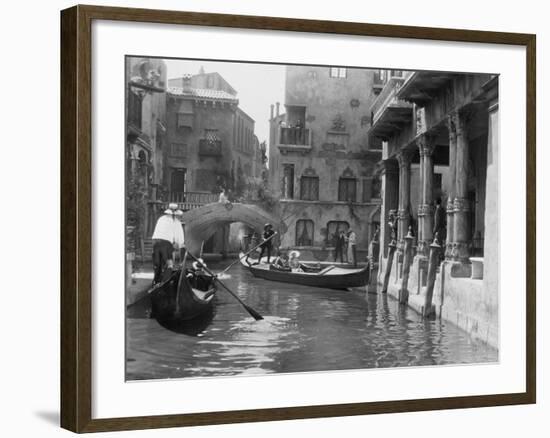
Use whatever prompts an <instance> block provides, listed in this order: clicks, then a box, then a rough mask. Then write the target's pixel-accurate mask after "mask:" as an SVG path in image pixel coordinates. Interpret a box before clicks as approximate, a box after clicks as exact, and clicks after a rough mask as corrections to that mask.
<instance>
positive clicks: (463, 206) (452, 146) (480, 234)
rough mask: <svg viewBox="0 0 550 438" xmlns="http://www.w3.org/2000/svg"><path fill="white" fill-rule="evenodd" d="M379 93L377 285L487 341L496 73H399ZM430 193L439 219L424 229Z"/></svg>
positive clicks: (494, 254)
mask: <svg viewBox="0 0 550 438" xmlns="http://www.w3.org/2000/svg"><path fill="white" fill-rule="evenodd" d="M384 96H385V97H384ZM379 97H384V98H383V99H379V100H377V101H376V102H374V105H373V124H372V127H371V128H370V135H371V136H374V137H377V138H379V139H380V140H382V141H383V142H384V143H383V151H384V152H383V159H382V161H381V163H380V166H379V174H380V175H381V179H382V215H381V222H382V224H383V226H382V227H381V236H380V242H381V251H380V259H379V267H380V269H379V272H378V289H379V290H380V291H382V292H387V293H390V294H392V295H394V296H395V297H396V298H398V299H399V300H400V301H401V302H402V303H407V304H408V305H409V306H410V307H412V308H414V309H416V310H418V311H419V312H421V313H423V314H425V315H436V316H437V317H441V318H444V319H446V320H448V321H451V322H453V323H455V324H457V325H458V326H460V327H462V328H464V329H465V330H467V331H468V332H469V333H471V334H472V335H473V336H475V337H477V338H480V339H482V340H484V341H486V342H488V343H489V344H491V345H493V346H495V347H497V346H498V260H499V236H498V233H499V231H498V229H499V227H498V211H499V210H498V202H499V201H498V199H499V198H498V196H499V194H498V156H499V153H498V77H497V76H494V75H489V74H458V73H457V74H455V73H441V72H406V73H403V74H400V75H399V76H398V77H391V75H390V79H389V80H388V81H387V82H386V84H385V86H384V88H383V89H382V91H381V93H380V96H379ZM438 199H439V200H440V201H441V205H442V208H443V209H444V210H440V211H441V214H440V216H439V217H440V218H445V219H446V220H445V221H444V223H445V224H446V226H445V227H444V228H440V229H439V231H438V232H437V235H434V231H436V230H435V229H434V215H435V208H436V204H437V201H438ZM393 216H396V217H397V218H398V219H397V222H398V224H397V227H396V228H397V232H396V233H395V232H392V228H393V227H392V226H391V218H392V217H393ZM438 222H439V223H441V221H438ZM433 251H436V252H438V253H440V255H439V258H434V260H437V263H436V271H435V280H434V285H433V288H432V286H431V285H430V284H429V283H430V282H429V278H428V274H429V260H430V257H431V254H432V253H433ZM432 289H433V290H432Z"/></svg>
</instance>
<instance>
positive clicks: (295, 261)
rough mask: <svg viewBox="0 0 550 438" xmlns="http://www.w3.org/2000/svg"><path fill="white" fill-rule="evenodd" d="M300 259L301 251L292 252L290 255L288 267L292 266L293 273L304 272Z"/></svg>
mask: <svg viewBox="0 0 550 438" xmlns="http://www.w3.org/2000/svg"><path fill="white" fill-rule="evenodd" d="M299 257H300V252H299V251H290V253H289V254H288V266H290V269H292V272H303V270H302V266H301V263H300V258H299Z"/></svg>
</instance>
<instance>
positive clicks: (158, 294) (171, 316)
mask: <svg viewBox="0 0 550 438" xmlns="http://www.w3.org/2000/svg"><path fill="white" fill-rule="evenodd" d="M214 292H215V289H212V290H211V291H209V292H208V294H209V295H208V297H207V298H204V295H205V293H204V292H202V291H198V290H197V289H193V288H192V287H191V284H190V283H189V281H188V280H187V278H186V277H185V275H183V276H182V275H181V271H175V272H174V273H173V274H172V275H171V277H170V278H169V279H168V281H166V282H165V283H164V284H163V285H162V286H161V287H159V288H158V289H157V290H155V291H154V292H153V293H152V296H151V302H152V306H151V310H152V313H151V316H152V317H154V318H155V319H157V320H159V321H161V320H162V321H174V320H176V321H195V320H198V319H201V318H202V317H207V316H208V315H210V314H212V307H213V298H214Z"/></svg>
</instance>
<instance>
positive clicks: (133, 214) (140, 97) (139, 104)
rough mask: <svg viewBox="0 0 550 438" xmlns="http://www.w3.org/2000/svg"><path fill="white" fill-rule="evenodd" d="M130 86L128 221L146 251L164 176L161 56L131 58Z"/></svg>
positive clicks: (139, 249)
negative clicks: (145, 240) (146, 239)
mask: <svg viewBox="0 0 550 438" xmlns="http://www.w3.org/2000/svg"><path fill="white" fill-rule="evenodd" d="M126 85H127V88H126V113H127V124H126V176H127V180H126V184H127V190H128V194H129V195H130V196H129V197H128V199H127V224H129V226H130V227H131V228H132V233H133V234H134V236H133V238H132V239H131V240H132V246H134V250H135V252H138V253H143V248H142V245H143V240H144V239H145V238H146V237H147V236H148V235H150V234H151V232H152V230H151V229H152V227H154V224H155V221H156V216H157V214H156V209H155V204H156V202H157V201H158V200H159V199H161V192H162V184H163V179H164V168H165V166H164V165H165V161H164V159H165V157H164V149H165V144H166V64H165V63H164V61H163V60H161V59H149V58H137V57H127V58H126Z"/></svg>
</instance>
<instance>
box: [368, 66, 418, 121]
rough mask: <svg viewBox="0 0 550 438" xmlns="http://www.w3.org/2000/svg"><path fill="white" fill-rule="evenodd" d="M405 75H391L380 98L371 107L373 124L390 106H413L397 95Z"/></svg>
mask: <svg viewBox="0 0 550 438" xmlns="http://www.w3.org/2000/svg"><path fill="white" fill-rule="evenodd" d="M403 80H404V79H403V77H401V76H396V77H391V78H390V80H389V81H388V82H387V83H386V85H385V86H384V88H383V89H382V91H381V92H380V94H379V95H378V98H377V99H376V100H375V101H374V103H373V104H372V107H371V114H372V124H373V125H374V124H375V123H376V122H377V120H378V119H379V118H380V116H381V115H382V114H383V113H384V111H385V110H386V108H388V107H389V106H398V107H411V104H410V103H409V102H406V101H404V100H401V99H399V98H398V97H397V92H398V91H399V88H400V87H401V84H402V83H403Z"/></svg>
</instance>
